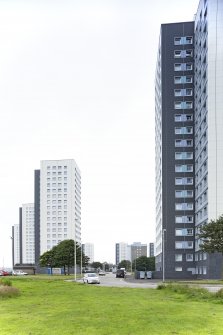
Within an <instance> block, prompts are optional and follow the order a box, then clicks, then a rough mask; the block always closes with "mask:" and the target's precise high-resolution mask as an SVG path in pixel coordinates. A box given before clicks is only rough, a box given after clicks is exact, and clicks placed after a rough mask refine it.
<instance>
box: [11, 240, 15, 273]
mask: <svg viewBox="0 0 223 335" xmlns="http://www.w3.org/2000/svg"><path fill="white" fill-rule="evenodd" d="M10 239H11V241H12V270H13V267H14V237H13V236H10Z"/></svg>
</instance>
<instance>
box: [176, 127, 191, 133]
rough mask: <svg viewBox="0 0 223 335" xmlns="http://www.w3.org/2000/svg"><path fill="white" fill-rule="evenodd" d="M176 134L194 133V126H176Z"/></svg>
mask: <svg viewBox="0 0 223 335" xmlns="http://www.w3.org/2000/svg"><path fill="white" fill-rule="evenodd" d="M175 134H176V135H184V134H185V135H187V134H193V127H191V126H188V127H175Z"/></svg>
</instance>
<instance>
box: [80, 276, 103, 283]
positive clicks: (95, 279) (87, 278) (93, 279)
mask: <svg viewBox="0 0 223 335" xmlns="http://www.w3.org/2000/svg"><path fill="white" fill-rule="evenodd" d="M83 282H84V284H100V279H99V277H98V275H97V274H96V273H85V275H84V278H83Z"/></svg>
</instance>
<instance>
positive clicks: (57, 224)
mask: <svg viewBox="0 0 223 335" xmlns="http://www.w3.org/2000/svg"><path fill="white" fill-rule="evenodd" d="M51 226H53V227H61V226H64V227H66V226H67V222H63V224H62V222H52V223H50V222H48V223H47V227H51ZM53 229H54V228H53ZM47 231H48V232H49V231H51V230H50V228H47ZM55 231H56V230H55Z"/></svg>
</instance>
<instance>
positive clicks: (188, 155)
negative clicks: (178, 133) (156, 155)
mask: <svg viewBox="0 0 223 335" xmlns="http://www.w3.org/2000/svg"><path fill="white" fill-rule="evenodd" d="M175 159H193V152H175Z"/></svg>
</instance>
